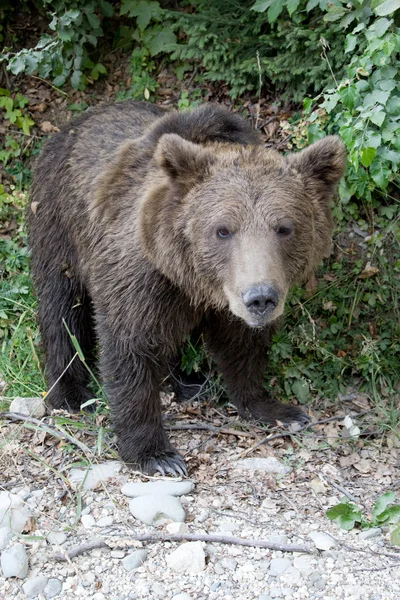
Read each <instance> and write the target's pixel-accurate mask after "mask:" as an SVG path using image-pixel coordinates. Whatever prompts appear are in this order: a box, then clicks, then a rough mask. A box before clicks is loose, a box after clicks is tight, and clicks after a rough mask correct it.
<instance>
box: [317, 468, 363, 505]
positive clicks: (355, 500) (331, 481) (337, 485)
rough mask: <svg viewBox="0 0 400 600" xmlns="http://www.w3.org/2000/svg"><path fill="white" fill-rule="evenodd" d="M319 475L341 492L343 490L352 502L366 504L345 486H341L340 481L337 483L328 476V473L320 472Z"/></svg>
mask: <svg viewBox="0 0 400 600" xmlns="http://www.w3.org/2000/svg"><path fill="white" fill-rule="evenodd" d="M318 477H319V478H320V479H322V481H324V482H326V483H328V484H329V485H331V486H332V487H334V488H335V489H336V490H338V491H339V492H342V494H344V495H345V496H347V498H348V499H349V500H351V501H352V502H354V503H355V504H361V505H362V506H364V504H362V502H361V501H360V500H357V498H356V497H355V496H353V494H351V493H350V492H348V491H347V490H346V489H345V488H344V487H343V486H341V485H339V484H338V483H336V482H335V481H333V480H332V479H331V478H330V477H328V475H325V474H324V473H318Z"/></svg>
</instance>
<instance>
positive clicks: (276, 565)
mask: <svg viewBox="0 0 400 600" xmlns="http://www.w3.org/2000/svg"><path fill="white" fill-rule="evenodd" d="M291 566H292V561H291V560H290V559H289V558H273V559H272V560H271V564H270V567H269V572H270V574H271V575H275V576H277V575H282V573H284V572H285V571H287V570H288V569H290V567H291Z"/></svg>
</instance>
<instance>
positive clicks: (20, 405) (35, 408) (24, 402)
mask: <svg viewBox="0 0 400 600" xmlns="http://www.w3.org/2000/svg"><path fill="white" fill-rule="evenodd" d="M10 412H14V413H18V414H20V415H25V416H26V417H36V418H37V419H41V418H42V417H44V416H45V414H46V412H47V410H46V404H45V402H44V399H43V398H21V397H20V396H17V397H16V398H14V400H13V401H12V402H11V404H10Z"/></svg>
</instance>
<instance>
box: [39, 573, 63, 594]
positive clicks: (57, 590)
mask: <svg viewBox="0 0 400 600" xmlns="http://www.w3.org/2000/svg"><path fill="white" fill-rule="evenodd" d="M61 590H62V583H61V581H60V580H59V579H56V578H55V577H51V578H50V579H49V581H48V582H47V585H46V587H45V588H44V590H43V593H44V595H45V598H55V597H56V596H58V595H59V594H61Z"/></svg>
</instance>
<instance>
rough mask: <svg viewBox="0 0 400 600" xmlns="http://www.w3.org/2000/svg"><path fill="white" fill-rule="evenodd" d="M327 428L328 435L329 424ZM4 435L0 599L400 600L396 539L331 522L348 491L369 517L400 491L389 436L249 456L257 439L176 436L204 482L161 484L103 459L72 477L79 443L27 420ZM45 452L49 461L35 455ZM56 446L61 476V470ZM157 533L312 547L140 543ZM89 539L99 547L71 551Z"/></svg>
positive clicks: (279, 446) (313, 440) (194, 474)
mask: <svg viewBox="0 0 400 600" xmlns="http://www.w3.org/2000/svg"><path fill="white" fill-rule="evenodd" d="M185 422H187V421H185ZM222 424H223V425H224V423H222ZM17 427H19V430H18V431H19V433H18V438H17V437H16V428H17ZM326 427H328V425H327V426H326ZM339 431H340V424H337V425H336V433H338V432H339ZM319 433H320V434H321V435H322V433H324V435H326V439H328V438H329V437H330V436H328V435H327V433H332V426H331V424H329V430H328V431H327V430H323V429H322V426H321V428H320V429H319ZM40 435H41V436H42V437H41V438H40V439H39V440H38V436H39V437H40ZM0 437H3V438H4V440H7V443H6V446H5V447H3V449H2V453H1V454H0V459H1V461H0V470H1V471H2V472H3V473H4V474H5V475H4V477H2V480H3V481H2V482H1V481H0V551H1V568H2V573H3V575H2V576H1V575H0V598H2V599H3V598H4V599H7V600H8V599H11V598H21V599H22V598H27V597H28V598H38V599H40V600H43V599H47V598H62V599H65V600H72V599H75V598H90V599H93V600H136V599H150V598H151V599H153V598H154V599H163V598H165V599H168V600H169V599H172V598H173V599H174V600H190V599H193V600H205V599H210V600H211V599H224V600H231V599H232V600H233V599H235V600H236V599H240V600H269V599H273V598H284V599H291V598H293V599H303V598H310V599H317V598H318V599H324V600H337V599H348V600H352V599H354V600H355V599H362V600H378V599H379V600H386V599H387V600H389V599H390V600H398V599H399V600H400V550H399V549H398V548H397V549H396V548H395V547H393V546H391V545H390V542H389V537H388V532H387V531H386V530H385V529H383V530H380V529H374V530H368V531H367V532H362V533H360V532H359V531H357V530H353V531H350V532H345V531H342V530H340V529H339V527H338V526H337V525H336V524H335V523H331V522H330V521H329V520H328V519H327V518H326V516H325V511H326V509H327V508H329V507H331V506H333V505H335V504H337V503H338V502H339V501H340V500H341V498H342V497H343V493H342V492H341V491H340V488H341V489H342V490H343V489H344V490H345V491H346V493H348V494H350V495H352V496H354V497H355V498H356V499H357V501H358V502H359V503H360V504H362V505H363V507H364V510H365V512H366V513H368V512H370V509H371V506H372V505H373V503H374V502H375V501H376V499H377V497H378V496H379V495H380V494H381V493H382V492H384V491H387V490H388V489H391V490H393V491H396V486H397V489H398V486H399V479H400V469H399V466H398V465H399V460H398V459H399V449H398V447H394V445H393V444H386V443H385V444H383V443H382V439H379V440H377V441H376V442H371V443H369V444H368V445H365V444H364V443H361V442H360V441H358V442H356V443H355V442H352V441H349V440H346V439H345V438H341V439H340V440H339V441H338V442H337V443H336V444H333V443H331V444H328V443H326V442H325V443H322V442H321V439H320V436H317V435H311V436H307V437H304V438H302V439H301V442H299V443H295V442H293V441H291V440H290V438H278V439H277V440H275V442H274V445H273V444H272V443H271V445H268V446H265V445H263V446H260V447H258V448H257V449H255V450H254V451H251V452H249V449H250V448H251V447H252V446H253V445H254V441H255V440H254V437H249V436H247V437H246V436H245V435H243V436H241V435H229V434H228V435H226V434H225V435H214V436H211V435H210V432H207V431H196V430H194V431H174V432H173V435H172V439H173V441H174V443H175V445H176V446H177V447H179V448H180V449H182V450H183V451H184V452H185V451H187V452H188V457H189V460H188V464H189V470H190V481H191V482H192V484H190V483H189V482H185V484H184V486H183V487H180V486H181V484H179V485H178V484H177V483H175V482H174V481H172V480H168V481H162V478H157V482H160V484H159V486H155V487H154V486H153V487H150V488H149V487H146V485H147V486H148V485H149V484H148V481H149V479H150V478H144V477H143V476H141V475H139V474H134V473H132V472H129V471H128V470H127V469H126V467H124V466H123V465H121V464H119V463H118V462H117V461H108V460H107V461H106V460H104V459H101V460H100V459H99V458H98V459H97V461H95V460H93V458H92V464H93V465H94V466H93V467H92V469H91V470H90V472H89V474H88V473H87V471H86V469H85V468H82V467H81V466H79V465H76V464H75V465H74V470H73V469H72V468H70V467H72V465H73V463H74V462H76V457H74V456H73V455H71V450H70V448H69V450H68V452H67V450H66V449H65V448H63V443H62V442H61V443H60V442H59V441H58V440H54V439H51V437H50V436H49V434H48V433H47V434H46V435H45V436H43V435H42V433H38V432H32V430H25V431H24V434H23V435H22V434H21V427H20V425H15V424H13V423H10V422H8V421H3V422H2V425H1V428H0ZM16 439H18V441H16ZM0 441H1V440H0ZM40 444H42V447H43V448H47V450H46V451H47V454H46V456H47V459H46V464H47V466H46V464H43V463H41V462H38V460H37V453H38V449H39V448H40ZM64 446H65V444H64ZM27 448H29V449H30V450H32V452H34V453H35V456H33V455H32V452H31V455H29V454H27V453H26V449H27ZM50 448H51V449H52V452H53V454H52V456H53V460H54V461H56V458H57V461H58V462H57V464H59V461H60V456H62V457H63V461H64V462H63V465H64V468H63V469H60V467H57V469H54V471H52V470H51V469H50V468H49V465H50V466H51V458H48V456H49V449H50ZM188 457H187V458H188ZM254 459H257V460H254ZM96 465H97V466H96ZM104 465H105V466H104ZM60 472H61V473H62V474H63V477H64V479H63V478H61V477H60ZM85 477H86V478H85ZM82 478H83V479H82ZM152 481H153V479H152ZM131 482H137V483H138V482H144V483H143V484H142V485H141V486H140V485H139V486H134V487H133V488H132V487H131V486H130V485H127V484H130V483H131ZM160 486H161V487H160ZM86 488H89V489H86ZM1 490H2V491H1ZM134 515H135V516H134ZM159 532H161V533H164V534H168V535H173V534H181V535H182V536H185V535H187V534H195V535H197V536H202V535H206V536H210V535H218V536H234V537H236V538H240V539H243V538H245V539H249V540H264V541H267V542H270V543H275V544H284V545H289V544H296V545H301V546H303V547H305V548H307V549H309V550H310V553H305V552H283V551H280V550H271V549H268V548H258V547H243V546H240V545H237V544H222V543H216V542H215V541H185V540H182V541H179V542H176V541H155V542H150V543H142V542H137V541H135V540H134V537H135V536H137V535H139V534H145V533H150V534H157V533H159ZM90 542H93V546H94V547H92V549H91V550H89V551H87V552H85V553H83V554H79V555H78V556H76V557H74V558H70V557H69V556H68V554H67V553H68V552H69V551H71V549H72V548H74V547H76V546H80V547H81V550H82V545H84V544H87V543H90ZM102 543H103V545H104V546H105V547H100V546H101V545H102ZM96 546H97V547H96ZM390 555H392V556H390ZM13 569H14V570H13Z"/></svg>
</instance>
